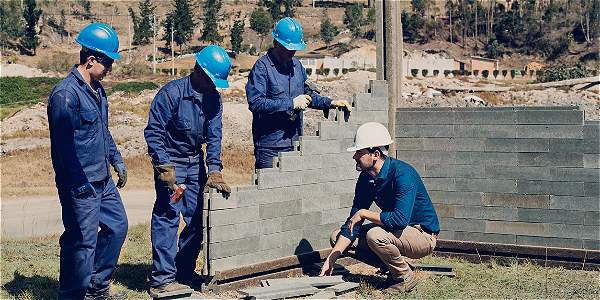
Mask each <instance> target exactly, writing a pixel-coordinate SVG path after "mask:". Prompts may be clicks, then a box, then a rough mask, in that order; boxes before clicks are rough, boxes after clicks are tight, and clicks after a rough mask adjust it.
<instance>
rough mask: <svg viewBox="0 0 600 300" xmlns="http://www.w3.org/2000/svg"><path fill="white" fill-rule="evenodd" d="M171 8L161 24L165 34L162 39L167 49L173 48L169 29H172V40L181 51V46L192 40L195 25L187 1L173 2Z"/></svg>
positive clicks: (176, 0) (177, 0) (175, 0)
mask: <svg viewBox="0 0 600 300" xmlns="http://www.w3.org/2000/svg"><path fill="white" fill-rule="evenodd" d="M173 6H174V10H173V11H171V12H170V13H169V14H168V15H167V17H166V19H165V21H164V22H163V27H164V29H165V34H164V35H163V38H162V39H163V40H164V41H166V44H167V47H173V45H171V27H173V40H174V42H175V44H177V46H179V51H181V46H182V45H184V44H186V43H187V42H189V41H190V40H191V39H192V34H193V33H194V28H195V27H196V24H195V23H194V20H193V19H192V11H191V9H190V1H189V0H173Z"/></svg>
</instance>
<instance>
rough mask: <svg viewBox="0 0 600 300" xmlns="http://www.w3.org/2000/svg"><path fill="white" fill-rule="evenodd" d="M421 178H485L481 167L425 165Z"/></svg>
mask: <svg viewBox="0 0 600 300" xmlns="http://www.w3.org/2000/svg"><path fill="white" fill-rule="evenodd" d="M420 174H421V176H423V177H455V178H485V172H484V166H483V165H439V164H425V171H424V172H421V173H420Z"/></svg>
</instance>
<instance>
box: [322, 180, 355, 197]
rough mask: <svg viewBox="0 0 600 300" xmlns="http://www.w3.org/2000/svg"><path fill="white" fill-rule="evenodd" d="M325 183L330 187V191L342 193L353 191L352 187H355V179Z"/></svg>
mask: <svg viewBox="0 0 600 300" xmlns="http://www.w3.org/2000/svg"><path fill="white" fill-rule="evenodd" d="M327 185H328V186H329V187H331V190H332V193H334V194H343V193H347V192H349V191H354V188H355V187H356V179H352V180H341V181H336V182H329V183H327Z"/></svg>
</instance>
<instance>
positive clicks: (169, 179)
mask: <svg viewBox="0 0 600 300" xmlns="http://www.w3.org/2000/svg"><path fill="white" fill-rule="evenodd" d="M154 168H155V169H156V171H157V172H158V180H160V182H162V183H163V184H164V185H165V186H166V187H167V188H169V189H170V190H171V191H175V190H177V186H176V185H177V177H176V176H175V166H173V165H158V166H154Z"/></svg>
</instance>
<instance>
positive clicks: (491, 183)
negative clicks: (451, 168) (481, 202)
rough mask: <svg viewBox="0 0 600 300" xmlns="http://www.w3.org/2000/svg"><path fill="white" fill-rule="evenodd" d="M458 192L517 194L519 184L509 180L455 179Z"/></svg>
mask: <svg viewBox="0 0 600 300" xmlns="http://www.w3.org/2000/svg"><path fill="white" fill-rule="evenodd" d="M455 188H456V191H467V192H491V193H516V192H517V183H516V181H515V180H508V179H473V178H470V179H463V178H456V179H455Z"/></svg>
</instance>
